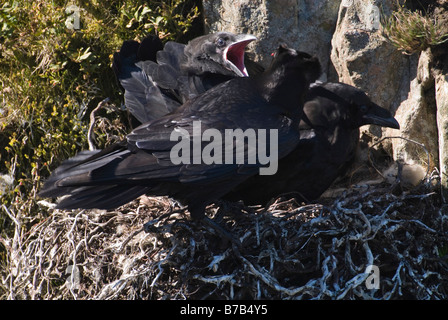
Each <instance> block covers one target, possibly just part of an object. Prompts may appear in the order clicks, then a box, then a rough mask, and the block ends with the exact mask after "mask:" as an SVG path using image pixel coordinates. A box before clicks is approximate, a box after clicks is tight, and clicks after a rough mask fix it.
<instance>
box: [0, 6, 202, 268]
mask: <svg viewBox="0 0 448 320" xmlns="http://www.w3.org/2000/svg"><path fill="white" fill-rule="evenodd" d="M196 2H197V1H196ZM196 2H195V1H193V0H192V1H190V0H171V1H160V2H157V1H143V0H137V1H124V0H116V1H83V0H79V1H73V2H71V3H72V4H73V5H74V6H76V8H78V9H79V11H78V12H79V28H76V27H77V25H75V24H73V22H74V20H73V19H74V18H75V16H74V14H76V13H75V12H74V11H73V10H71V11H70V10H68V9H69V8H68V5H67V1H49V0H37V1H24V0H22V1H7V2H5V3H3V4H2V5H1V7H0V97H1V100H0V192H1V194H0V201H1V205H2V208H3V210H0V226H2V227H1V232H0V237H1V235H4V234H7V233H9V231H8V228H9V227H11V219H8V218H7V215H6V210H9V212H13V213H14V212H15V213H17V212H19V211H20V212H21V214H22V216H23V215H24V214H25V215H30V216H35V215H37V214H39V210H36V209H38V208H39V207H38V206H37V204H36V193H37V191H38V188H39V186H40V183H41V181H42V180H43V179H44V178H45V177H48V175H49V173H50V172H51V171H52V170H53V169H55V168H56V167H57V166H58V165H59V164H60V163H61V161H62V160H63V159H66V158H68V157H70V156H73V155H74V154H75V153H76V152H78V151H79V150H81V149H86V148H88V145H87V138H86V136H87V131H88V127H89V115H90V112H91V110H92V109H93V108H95V107H96V106H97V104H98V103H99V102H100V101H102V100H103V99H105V98H110V101H111V104H112V105H113V106H121V104H122V96H121V93H120V90H119V88H118V85H117V82H116V80H115V77H114V75H113V72H112V69H111V62H112V56H113V53H114V52H115V51H116V50H118V49H119V48H120V46H121V44H122V42H123V41H124V40H129V39H137V40H141V39H142V38H143V37H144V36H145V35H147V34H148V33H157V34H159V36H161V37H162V38H163V39H164V40H168V39H170V40H178V41H180V40H185V39H188V38H190V37H193V36H195V34H189V31H190V29H191V27H192V25H193V22H194V21H195V19H196V18H197V17H198V16H199V10H198V8H197V6H196ZM111 110H112V111H113V112H110V111H111ZM106 111H107V113H106V112H104V111H103V112H102V113H101V114H100V120H99V121H98V123H97V126H96V129H97V130H96V143H97V145H98V147H104V145H105V144H107V143H110V142H111V141H114V139H117V138H119V137H120V136H121V137H122V136H123V135H124V134H125V133H126V132H127V127H126V121H125V119H126V114H125V112H124V111H123V110H122V108H120V107H115V108H113V109H107V110H106ZM40 210H43V209H42V208H40ZM0 251H1V250H0ZM0 260H1V256H0Z"/></svg>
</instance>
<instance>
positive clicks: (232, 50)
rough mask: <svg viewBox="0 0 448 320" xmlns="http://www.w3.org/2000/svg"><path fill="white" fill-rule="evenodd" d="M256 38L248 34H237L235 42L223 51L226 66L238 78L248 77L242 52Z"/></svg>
mask: <svg viewBox="0 0 448 320" xmlns="http://www.w3.org/2000/svg"><path fill="white" fill-rule="evenodd" d="M256 39H257V38H256V37H255V36H253V35H250V34H239V35H237V36H236V41H235V42H232V43H231V44H229V45H228V46H227V48H225V50H224V53H223V55H224V60H225V61H226V62H227V63H228V66H229V67H230V69H232V71H234V72H235V73H236V74H237V75H238V76H240V77H248V76H249V75H248V73H247V70H246V66H245V65H244V51H245V50H246V46H247V45H248V44H249V43H251V42H252V41H254V40H256Z"/></svg>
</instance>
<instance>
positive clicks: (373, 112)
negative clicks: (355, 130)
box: [362, 105, 400, 129]
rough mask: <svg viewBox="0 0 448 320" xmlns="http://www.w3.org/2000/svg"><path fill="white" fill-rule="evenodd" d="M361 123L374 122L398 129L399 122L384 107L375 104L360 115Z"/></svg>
mask: <svg viewBox="0 0 448 320" xmlns="http://www.w3.org/2000/svg"><path fill="white" fill-rule="evenodd" d="M362 119H363V124H375V125H377V126H381V127H388V128H393V129H400V124H399V123H398V121H397V120H396V119H395V118H394V117H393V116H392V114H391V113H390V112H389V111H387V110H386V109H383V108H381V107H380V106H377V105H375V106H374V107H372V108H370V110H369V112H368V113H366V114H365V115H363V116H362Z"/></svg>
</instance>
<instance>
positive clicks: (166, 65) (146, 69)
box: [113, 32, 256, 123]
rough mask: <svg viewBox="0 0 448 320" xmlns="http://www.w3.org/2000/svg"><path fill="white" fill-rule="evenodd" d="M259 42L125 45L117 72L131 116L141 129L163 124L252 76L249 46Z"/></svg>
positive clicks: (241, 38)
mask: <svg viewBox="0 0 448 320" xmlns="http://www.w3.org/2000/svg"><path fill="white" fill-rule="evenodd" d="M255 39H256V38H255V37H254V36H252V35H248V34H238V35H235V34H233V33H230V32H218V33H213V34H208V35H205V36H201V37H198V38H195V39H193V40H191V41H190V42H189V43H188V44H187V45H184V44H180V43H177V42H173V41H169V42H167V43H166V44H165V47H163V44H162V42H161V41H160V39H159V38H158V37H156V36H148V37H146V38H145V39H144V40H143V41H142V43H141V44H140V43H138V42H137V41H125V42H124V43H123V45H122V47H121V49H120V51H119V52H116V53H115V54H114V59H113V70H114V72H115V75H116V77H117V79H118V80H119V82H120V84H121V86H122V87H123V88H124V90H125V94H124V99H125V105H126V107H127V108H128V110H129V111H130V112H131V114H133V115H134V116H135V117H136V118H137V120H139V121H140V122H141V123H144V122H147V121H150V120H153V119H157V118H160V117H161V116H164V115H165V114H168V113H169V112H171V111H173V110H175V109H177V108H178V107H179V106H180V105H182V104H183V103H184V102H186V100H188V99H191V98H193V97H195V96H197V95H198V94H201V93H203V92H205V91H206V90H208V89H210V88H212V87H214V86H216V85H218V84H219V83H222V82H224V81H227V80H230V79H231V78H234V77H245V76H248V72H247V70H246V67H245V64H244V51H245V48H246V46H247V45H248V44H249V43H250V42H252V41H254V40H255Z"/></svg>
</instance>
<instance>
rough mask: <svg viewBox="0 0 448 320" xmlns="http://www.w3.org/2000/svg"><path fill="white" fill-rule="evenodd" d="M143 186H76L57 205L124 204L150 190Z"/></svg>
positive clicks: (94, 206) (103, 206)
mask: <svg viewBox="0 0 448 320" xmlns="http://www.w3.org/2000/svg"><path fill="white" fill-rule="evenodd" d="M149 190H150V188H149V187H143V186H127V185H112V186H89V187H81V188H75V189H73V190H71V192H70V195H69V196H67V197H65V198H63V199H62V200H61V201H60V202H59V203H58V204H57V206H56V208H58V209H105V210H110V209H114V208H117V207H119V206H122V205H124V204H126V203H128V202H130V201H132V200H134V199H136V198H138V197H139V196H141V195H143V194H145V193H147V192H149Z"/></svg>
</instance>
